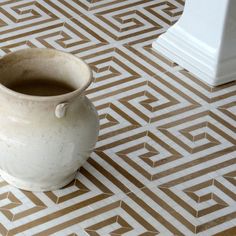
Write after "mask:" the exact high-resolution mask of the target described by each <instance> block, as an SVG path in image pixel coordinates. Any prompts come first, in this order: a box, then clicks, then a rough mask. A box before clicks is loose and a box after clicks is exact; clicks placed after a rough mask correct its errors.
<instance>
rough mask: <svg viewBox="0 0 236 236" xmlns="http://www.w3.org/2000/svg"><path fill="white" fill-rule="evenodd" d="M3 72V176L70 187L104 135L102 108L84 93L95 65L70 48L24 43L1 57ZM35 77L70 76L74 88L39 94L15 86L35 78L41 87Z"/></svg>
mask: <svg viewBox="0 0 236 236" xmlns="http://www.w3.org/2000/svg"><path fill="white" fill-rule="evenodd" d="M0 74H1V78H0V83H1V85H0V103H1V108H0V114H1V116H0V150H1V156H0V174H1V176H2V178H3V179H4V180H6V181H7V182H8V183H10V184H12V185H13V186H16V187H18V188H21V189H24V190H31V191H49V190H56V189H58V188H60V187H64V186H65V185H66V184H68V183H70V182H71V181H72V180H73V179H74V178H75V175H76V171H77V170H78V168H79V167H80V166H81V165H83V164H84V162H85V161H86V160H87V159H88V158H89V156H90V154H91V152H92V150H93V148H94V146H95V143H96V140H97V136H98V129H99V124H98V116H97V112H96V110H95V108H94V106H93V105H92V103H91V102H90V101H89V100H88V99H87V98H86V97H85V96H84V94H83V93H84V90H85V89H86V88H87V87H88V86H89V84H90V83H91V80H92V77H91V76H92V74H91V71H90V69H89V67H88V66H87V65H86V64H85V63H84V62H83V61H82V60H81V59H78V58H76V57H74V56H72V55H70V54H67V53H62V52H59V51H55V50H52V49H49V50H48V49H24V50H20V51H18V52H17V53H10V54H8V55H7V56H5V57H3V58H2V59H0ZM34 78H41V81H46V80H45V79H44V78H50V81H51V84H53V83H55V84H56V85H57V84H58V83H59V82H60V81H64V82H65V83H67V84H71V87H73V88H74V90H73V91H71V90H70V91H68V90H66V91H67V92H68V93H63V94H61V95H57V96H34V94H32V95H28V94H24V93H19V92H15V91H14V90H11V89H9V88H11V84H16V83H18V84H20V83H22V84H23V85H22V86H27V84H29V85H30V86H31V83H32V81H33V82H34V86H35V87H37V86H38V85H37V83H35V81H36V80H35V79H34ZM36 82H37V81H36ZM48 84H49V83H46V82H44V83H40V84H39V86H38V88H37V89H36V88H35V89H34V90H32V92H33V91H35V92H36V94H37V95H38V94H40V89H44V86H45V85H46V86H48ZM22 86H21V87H22ZM60 86H62V85H60ZM64 86H65V85H64ZM55 88H56V89H57V87H55ZM66 88H67V87H66ZM50 89H51V90H52V89H53V87H50ZM21 90H23V89H22V88H21ZM57 90H58V89H57ZM59 90H60V91H62V88H61V87H60V89H59ZM23 91H24V90H23ZM63 91H64V90H63ZM44 92H45V91H44ZM46 92H47V94H50V91H49V90H48V91H46ZM41 94H43V92H42V93H41Z"/></svg>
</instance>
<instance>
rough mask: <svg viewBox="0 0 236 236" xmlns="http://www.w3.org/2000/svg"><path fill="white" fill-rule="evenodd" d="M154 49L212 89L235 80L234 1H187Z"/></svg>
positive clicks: (235, 22)
mask: <svg viewBox="0 0 236 236" xmlns="http://www.w3.org/2000/svg"><path fill="white" fill-rule="evenodd" d="M153 48H154V49H155V50H157V51H159V52H160V53H162V54H164V55H165V56H166V57H168V58H169V59H171V60H172V61H174V62H176V63H178V64H179V65H180V66H182V67H184V68H186V69H187V70H189V71H190V72H192V73H193V74H194V75H196V76H197V77H198V78H199V79H201V80H203V81H204V82H206V83H208V84H210V85H212V86H216V85H220V84H224V83H227V82H230V81H233V80H235V79H236V0H186V3H185V9H184V13H183V15H182V16H181V18H180V19H179V21H178V22H177V23H176V24H175V25H173V26H172V27H170V28H169V29H168V30H167V32H166V33H164V34H162V35H161V36H160V37H159V38H158V39H157V40H156V41H155V42H154V43H153Z"/></svg>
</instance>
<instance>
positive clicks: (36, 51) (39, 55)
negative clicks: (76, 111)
mask: <svg viewBox="0 0 236 236" xmlns="http://www.w3.org/2000/svg"><path fill="white" fill-rule="evenodd" d="M0 75H1V76H0V89H1V90H2V91H4V92H5V93H7V94H8V95H11V96H14V97H16V98H17V99H24V100H31V101H38V102H40V101H54V100H61V101H62V100H64V101H66V100H70V99H71V98H73V97H75V96H79V95H80V94H81V93H83V92H84V91H85V90H86V89H87V88H88V87H89V85H90V84H91V83H92V82H93V76H92V71H91V68H90V67H89V65H88V64H87V63H86V62H85V61H84V60H82V59H81V58H79V57H76V56H74V55H72V54H70V53H67V52H63V51H59V50H55V49H47V48H45V49H44V48H42V49H41V48H29V49H22V50H18V51H16V52H10V53H8V54H7V55H5V56H3V57H2V58H1V59H0ZM35 78H36V79H37V80H41V81H46V80H45V78H50V79H51V82H52V83H53V81H54V82H55V83H58V82H62V83H65V84H67V85H68V86H70V88H71V90H63V91H65V92H62V93H61V94H55V93H54V94H53V95H51V94H49V95H41V94H40V93H38V94H36V95H35V94H28V93H23V92H19V91H18V90H14V89H12V88H13V87H12V88H11V84H12V83H13V84H14V82H19V81H21V80H22V81H24V82H27V81H31V82H32V83H34V79H35ZM47 89H49V88H47Z"/></svg>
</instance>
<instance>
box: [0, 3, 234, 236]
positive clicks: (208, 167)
mask: <svg viewBox="0 0 236 236" xmlns="http://www.w3.org/2000/svg"><path fill="white" fill-rule="evenodd" d="M183 5H184V1H183V0H168V1H164V0H112V1H111V0H1V1H0V55H1V56H3V55H5V54H6V53H8V52H10V51H15V50H18V49H21V48H27V47H40V48H42V47H43V48H44V47H47V48H56V49H59V50H63V51H67V52H70V53H73V54H75V55H77V56H80V57H82V58H83V59H85V60H86V61H87V62H88V63H89V64H90V66H91V67H92V69H93V72H94V77H95V83H94V84H93V85H91V87H90V88H89V89H88V90H87V95H88V97H89V98H91V99H92V101H93V102H94V104H95V106H96V108H97V109H98V112H99V115H100V120H101V131H100V136H99V141H98V143H97V147H96V150H95V151H94V153H93V154H92V155H91V157H90V159H89V160H88V162H87V163H86V164H85V165H84V166H83V167H82V168H81V169H80V172H79V173H78V176H77V179H76V180H75V181H74V182H73V183H71V184H70V185H69V186H66V187H65V188H64V189H61V190H58V191H53V192H45V193H31V192H26V191H21V190H18V189H16V188H14V187H12V186H9V185H8V184H7V183H6V182H4V181H3V180H2V179H0V233H1V234H2V235H8V236H10V235H27V236H28V235H29V236H31V235H42V236H45V235H57V236H61V235H62V236H64V235H71V236H72V235H78V236H84V235H91V236H95V235H96V236H97V235H101V236H106V235H113V236H115V235H127V236H128V235H129V236H136V235H142V236H144V235H145V236H149V235H150V236H152V235H160V236H174V235H175V236H180V235H186V236H191V235H199V236H200V235H202V236H209V235H217V236H220V235H221V236H227V235H228V236H233V235H236V219H235V218H236V202H235V200H236V155H235V154H236V149H235V144H236V143H235V138H236V135H235V125H236V116H235V114H236V84H235V83H229V84H226V85H223V86H220V87H217V88H212V87H209V86H208V85H206V84H204V83H202V82H201V81H200V80H198V79H196V78H195V77H194V76H192V75H191V74H190V73H188V72H187V71H186V70H184V69H183V68H181V67H179V66H178V65H176V64H175V63H173V62H171V61H168V60H167V59H166V58H164V57H163V56H161V55H159V54H158V53H156V52H154V51H153V50H152V47H151V43H152V42H153V40H155V39H156V38H157V37H158V36H159V35H160V34H162V33H163V32H165V31H166V30H167V28H168V27H169V26H170V25H172V24H174V23H175V22H176V20H177V19H178V18H179V17H180V15H181V13H182V10H183Z"/></svg>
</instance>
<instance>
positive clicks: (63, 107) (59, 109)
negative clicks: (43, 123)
mask: <svg viewBox="0 0 236 236" xmlns="http://www.w3.org/2000/svg"><path fill="white" fill-rule="evenodd" d="M68 106H69V103H68V102H63V103H60V104H58V105H57V106H56V109H55V115H56V117H57V118H59V119H60V118H62V117H64V116H65V115H66V111H67V108H68Z"/></svg>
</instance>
